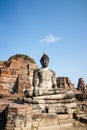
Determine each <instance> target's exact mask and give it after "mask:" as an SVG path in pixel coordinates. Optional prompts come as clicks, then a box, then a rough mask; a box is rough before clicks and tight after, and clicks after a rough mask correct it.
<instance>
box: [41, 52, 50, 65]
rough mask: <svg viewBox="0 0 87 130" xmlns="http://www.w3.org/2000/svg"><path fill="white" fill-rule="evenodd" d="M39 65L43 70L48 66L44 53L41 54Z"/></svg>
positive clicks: (47, 58) (46, 56) (47, 59)
mask: <svg viewBox="0 0 87 130" xmlns="http://www.w3.org/2000/svg"><path fill="white" fill-rule="evenodd" d="M40 63H41V65H42V67H43V68H45V67H47V66H48V64H49V57H48V55H47V54H46V53H43V55H42V57H41V59H40Z"/></svg>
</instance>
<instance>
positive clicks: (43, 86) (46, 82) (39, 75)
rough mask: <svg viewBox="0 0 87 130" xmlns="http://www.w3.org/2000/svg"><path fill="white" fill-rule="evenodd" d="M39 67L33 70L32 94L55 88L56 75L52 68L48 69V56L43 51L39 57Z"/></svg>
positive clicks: (39, 93)
mask: <svg viewBox="0 0 87 130" xmlns="http://www.w3.org/2000/svg"><path fill="white" fill-rule="evenodd" d="M40 63H41V66H42V67H41V68H40V69H38V70H35V71H34V76H33V86H34V95H35V96H37V95H43V94H45V93H44V92H47V91H49V90H52V89H56V87H57V84H56V77H55V73H54V72H53V71H52V70H49V69H48V64H49V57H48V56H47V55H46V54H45V53H44V54H43V56H42V57H41V59H40Z"/></svg>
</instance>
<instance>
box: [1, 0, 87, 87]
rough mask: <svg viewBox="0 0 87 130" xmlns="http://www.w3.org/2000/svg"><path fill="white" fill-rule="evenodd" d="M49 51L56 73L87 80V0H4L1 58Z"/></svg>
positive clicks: (72, 79)
mask: <svg viewBox="0 0 87 130" xmlns="http://www.w3.org/2000/svg"><path fill="white" fill-rule="evenodd" d="M43 52H46V53H47V54H48V56H49V57H50V63H49V68H50V69H52V70H54V71H55V72H56V76H67V77H70V79H71V81H72V82H73V83H74V84H75V85H77V82H78V79H79V78H80V77H83V78H84V80H85V81H86V83H87V59H86V58H87V0H0V60H8V58H9V57H10V56H12V55H14V54H27V55H29V56H31V57H33V58H34V59H35V61H36V63H37V64H38V66H39V67H40V63H39V60H40V57H41V56H42V54H43Z"/></svg>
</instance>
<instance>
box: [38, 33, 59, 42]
mask: <svg viewBox="0 0 87 130" xmlns="http://www.w3.org/2000/svg"><path fill="white" fill-rule="evenodd" d="M60 40H61V38H60V37H56V36H54V35H53V34H49V35H47V36H45V37H44V38H42V39H40V42H42V43H54V42H58V41H60Z"/></svg>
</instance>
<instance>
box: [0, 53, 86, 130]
mask: <svg viewBox="0 0 87 130" xmlns="http://www.w3.org/2000/svg"><path fill="white" fill-rule="evenodd" d="M37 68H38V66H37V65H36V63H35V61H34V60H33V59H32V58H30V57H28V56H26V55H21V54H17V55H15V56H12V57H11V58H9V59H8V61H0V130H37V129H39V130H46V129H48V130H49V129H50V130H51V129H52V130H53V129H58V130H61V128H62V130H65V129H67V127H69V128H70V129H75V128H76V126H75V127H74V125H73V123H72V122H73V120H72V117H73V116H74V118H75V119H76V120H78V121H80V120H81V122H86V123H87V115H86V114H85V113H86V112H87V85H86V83H85V81H84V80H83V79H82V78H80V79H79V81H78V86H77V88H75V86H74V84H73V83H72V82H71V81H70V79H69V78H68V77H57V79H56V81H57V87H58V88H59V89H60V91H61V90H65V91H69V90H72V91H73V92H74V94H75V100H76V103H77V106H78V109H77V110H76V111H75V112H74V113H73V109H72V111H71V110H69V113H65V114H64V113H62V114H58V115H49V114H48V113H40V111H41V109H40V108H39V107H38V105H37V106H35V109H33V110H32V104H27V103H25V104H24V103H23V102H22V101H21V100H19V99H22V98H23V89H25V88H31V87H33V86H32V81H33V72H34V70H35V69H37ZM11 90H12V91H11ZM11 92H12V93H14V94H13V95H12V94H11ZM71 100H73V99H71ZM59 102H60V101H59ZM61 102H67V103H69V102H71V101H70V100H69V101H68V100H64V101H61ZM36 107H38V108H36ZM61 109H62V108H61ZM52 111H53V110H52ZM81 112H82V113H81ZM72 113H73V115H72ZM83 117H84V118H83ZM75 122H76V121H75ZM75 122H74V124H75ZM81 122H79V124H78V126H79V125H80V127H81V130H86V129H85V128H86V127H87V126H86V123H85V127H84V128H83V127H82V125H83V124H81ZM71 126H72V127H71ZM79 130H80V129H79Z"/></svg>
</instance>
